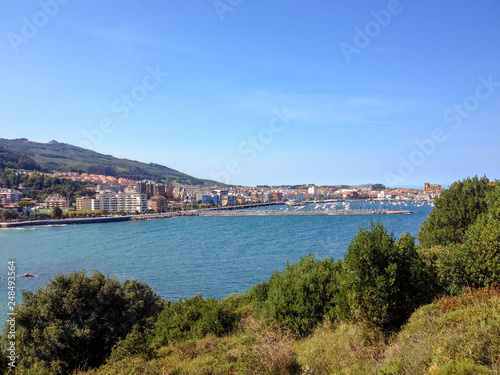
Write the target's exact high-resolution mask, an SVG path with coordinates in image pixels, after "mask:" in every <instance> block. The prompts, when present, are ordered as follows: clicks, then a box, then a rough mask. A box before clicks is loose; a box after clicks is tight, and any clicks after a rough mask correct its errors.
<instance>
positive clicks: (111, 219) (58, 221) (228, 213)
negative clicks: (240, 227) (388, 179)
mask: <svg viewBox="0 0 500 375" xmlns="http://www.w3.org/2000/svg"><path fill="white" fill-rule="evenodd" d="M413 213H414V212H413V211H409V210H396V211H388V210H360V211H354V210H352V211H329V212H317V211H299V212H288V211H264V210H255V211H232V210H231V211H229V210H228V211H208V210H207V211H198V210H193V211H180V212H165V213H159V214H139V215H127V216H112V217H92V218H80V219H54V220H30V221H16V222H14V221H13V222H4V223H0V228H21V227H27V226H41V225H45V226H48V225H73V224H95V223H112V222H117V221H129V220H133V221H135V220H156V219H169V218H173V217H185V216H318V215H320V216H328V215H335V216H337V215H401V214H413Z"/></svg>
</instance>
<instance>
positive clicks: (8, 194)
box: [0, 188, 23, 204]
mask: <svg viewBox="0 0 500 375" xmlns="http://www.w3.org/2000/svg"><path fill="white" fill-rule="evenodd" d="M22 196H23V193H21V192H20V191H17V190H14V189H3V188H0V201H2V203H3V204H12V203H17V202H19V201H20V200H21V198H22Z"/></svg>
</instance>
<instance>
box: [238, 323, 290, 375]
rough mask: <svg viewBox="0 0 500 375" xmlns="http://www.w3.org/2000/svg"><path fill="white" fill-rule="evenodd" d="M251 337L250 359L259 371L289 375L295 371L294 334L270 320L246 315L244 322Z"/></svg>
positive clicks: (276, 374)
mask: <svg viewBox="0 0 500 375" xmlns="http://www.w3.org/2000/svg"><path fill="white" fill-rule="evenodd" d="M244 327H245V329H246V332H247V334H248V335H250V337H251V338H252V342H253V344H252V348H251V352H252V359H253V362H254V363H255V364H256V369H257V370H258V371H259V373H263V374H273V375H274V374H275V375H289V374H292V373H294V372H296V371H297V366H296V362H295V357H294V352H293V346H294V343H295V336H294V335H293V334H292V333H291V332H289V331H286V330H283V329H282V328H281V327H279V326H278V324H276V323H275V322H273V321H271V320H263V319H257V318H255V317H248V318H247V319H246V320H245V322H244Z"/></svg>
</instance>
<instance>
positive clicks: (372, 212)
mask: <svg viewBox="0 0 500 375" xmlns="http://www.w3.org/2000/svg"><path fill="white" fill-rule="evenodd" d="M402 214H406V215H410V214H414V212H413V211H409V210H398V211H387V210H366V211H331V212H314V211H300V212H286V211H285V212H283V211H280V212H273V211H261V212H259V211H244V212H242V211H236V212H235V211H231V212H229V211H227V212H205V211H202V212H199V213H198V216H338V215H402Z"/></svg>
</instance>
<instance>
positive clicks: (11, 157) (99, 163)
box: [0, 138, 219, 185]
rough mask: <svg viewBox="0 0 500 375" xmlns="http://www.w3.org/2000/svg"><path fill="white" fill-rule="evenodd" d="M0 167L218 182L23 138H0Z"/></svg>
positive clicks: (53, 142)
mask: <svg viewBox="0 0 500 375" xmlns="http://www.w3.org/2000/svg"><path fill="white" fill-rule="evenodd" d="M0 168H22V169H28V170H34V169H37V170H41V171H44V172H55V171H57V172H80V173H84V172H85V173H93V174H103V175H108V176H114V177H117V178H119V177H126V178H131V179H133V180H142V179H150V180H155V181H167V182H170V183H174V182H176V183H179V184H193V185H213V184H219V183H217V182H215V181H211V180H204V179H199V178H195V177H193V176H189V175H187V174H185V173H181V172H179V171H176V170H175V169H172V168H168V167H165V166H163V165H160V164H155V163H149V164H147V163H141V162H138V161H133V160H128V159H119V158H115V157H114V156H111V155H104V154H100V153H98V152H95V151H92V150H87V149H84V148H81V147H76V146H72V145H70V144H67V143H59V142H56V141H50V142H49V143H37V142H31V141H29V140H27V139H26V138H19V139H3V138H0Z"/></svg>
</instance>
